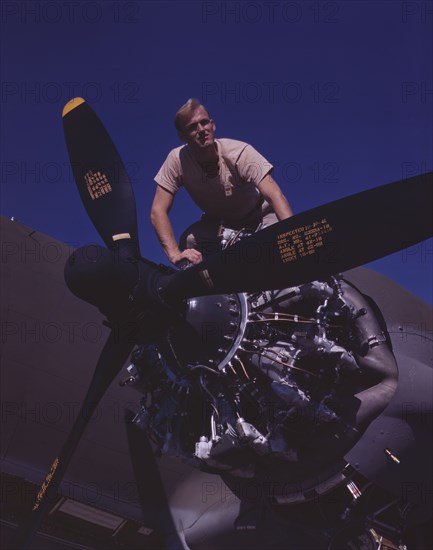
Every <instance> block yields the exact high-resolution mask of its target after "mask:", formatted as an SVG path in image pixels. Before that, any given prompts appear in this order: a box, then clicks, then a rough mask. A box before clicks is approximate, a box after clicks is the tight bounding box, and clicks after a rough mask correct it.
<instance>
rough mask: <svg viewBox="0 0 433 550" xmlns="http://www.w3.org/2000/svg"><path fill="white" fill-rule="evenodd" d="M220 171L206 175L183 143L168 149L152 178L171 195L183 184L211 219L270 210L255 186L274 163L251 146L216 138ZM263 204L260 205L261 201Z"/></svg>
mask: <svg viewBox="0 0 433 550" xmlns="http://www.w3.org/2000/svg"><path fill="white" fill-rule="evenodd" d="M215 141H216V143H217V149H218V156H219V173H218V174H215V175H212V176H210V175H208V174H206V172H205V171H204V170H203V168H202V167H201V166H200V165H199V164H198V162H197V160H196V159H195V158H194V157H193V155H192V154H191V152H190V150H189V147H188V146H187V145H184V146H182V147H177V148H176V149H173V150H172V151H170V153H169V154H168V156H167V159H166V160H165V162H164V164H163V165H162V166H161V168H160V170H159V172H158V173H157V175H156V176H155V181H156V182H157V184H158V185H160V186H161V187H163V188H164V189H165V190H166V191H168V192H170V193H172V194H173V195H174V194H175V193H176V192H177V191H178V190H179V188H180V187H181V186H184V187H185V189H186V190H187V191H188V193H189V195H190V196H191V198H192V199H193V201H194V202H195V203H196V204H197V206H198V207H199V208H201V209H202V210H203V212H205V213H206V214H208V215H209V216H211V217H212V218H215V219H218V220H226V221H235V222H238V221H241V220H244V219H249V218H251V217H257V215H263V214H266V213H268V212H272V207H271V206H270V205H269V203H267V202H266V201H263V203H262V196H261V194H260V191H259V189H258V185H259V183H260V182H261V181H262V179H263V178H264V177H265V176H266V174H268V173H269V172H270V171H271V170H272V168H273V166H272V164H271V163H270V162H268V161H267V160H266V159H265V158H264V157H263V156H262V155H261V154H260V153H258V152H257V151H256V150H255V149H254V148H253V147H251V145H248V144H247V143H244V142H242V141H237V140H234V139H225V138H222V139H218V140H215ZM261 203H262V204H261Z"/></svg>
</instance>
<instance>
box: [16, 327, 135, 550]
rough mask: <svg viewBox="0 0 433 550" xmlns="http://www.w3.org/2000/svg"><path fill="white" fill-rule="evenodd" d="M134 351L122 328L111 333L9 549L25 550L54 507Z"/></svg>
mask: <svg viewBox="0 0 433 550" xmlns="http://www.w3.org/2000/svg"><path fill="white" fill-rule="evenodd" d="M133 347H134V342H132V337H131V335H130V334H129V333H128V331H126V330H125V328H122V327H120V328H119V331H118V332H117V331H112V332H111V333H110V336H109V337H108V339H107V341H106V343H105V345H104V348H103V349H102V352H101V355H100V357H99V360H98V363H97V365H96V369H95V373H94V375H93V378H92V381H91V383H90V386H89V389H88V391H87V394H86V397H85V398H84V401H83V404H82V406H81V408H80V411H79V413H78V416H77V419H76V420H75V423H74V425H73V427H72V430H71V431H70V433H69V436H68V438H67V440H66V442H65V444H64V445H63V448H62V450H61V451H60V453H59V455H58V456H57V458H56V459H55V460H54V462H53V464H52V465H51V468H50V471H49V472H48V474H47V476H46V478H45V480H44V482H43V483H42V485H41V488H40V490H39V492H38V494H37V496H36V500H35V503H34V505H33V508H32V510H31V512H30V513H29V516H28V518H27V520H26V521H25V522H24V523H23V525H21V527H19V528H18V531H17V533H16V535H15V537H14V540H13V541H12V546H11V547H12V548H14V549H19V550H21V549H23V550H24V549H26V548H28V544H29V541H30V540H31V538H32V536H33V535H34V533H35V532H36V531H37V529H38V527H39V525H40V524H41V522H42V520H43V519H44V517H45V515H46V513H47V511H48V508H49V507H50V506H52V504H53V501H52V499H51V498H49V496H51V497H52V491H57V488H58V487H59V485H60V482H61V481H62V479H63V476H64V474H65V472H66V469H67V467H68V465H69V463H70V461H71V459H72V457H73V455H74V452H75V449H76V448H77V446H78V444H79V442H80V439H81V436H82V434H83V432H84V430H85V429H86V426H87V424H88V422H89V420H90V417H91V416H92V413H93V412H94V411H95V409H96V407H97V405H98V403H99V402H100V400H101V398H102V397H103V395H104V393H105V392H106V390H107V388H108V387H109V385H110V384H111V382H112V381H113V379H114V377H115V376H116V375H117V373H118V372H119V371H120V369H121V368H122V367H123V365H124V363H125V361H126V359H127V358H128V356H129V354H130V352H131V350H132V348H133Z"/></svg>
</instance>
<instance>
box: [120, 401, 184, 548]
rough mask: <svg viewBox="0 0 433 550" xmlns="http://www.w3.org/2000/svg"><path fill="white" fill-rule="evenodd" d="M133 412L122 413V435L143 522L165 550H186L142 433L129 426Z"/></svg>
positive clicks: (156, 466) (151, 453)
mask: <svg viewBox="0 0 433 550" xmlns="http://www.w3.org/2000/svg"><path fill="white" fill-rule="evenodd" d="M133 416H134V415H133V413H132V412H131V411H127V412H126V413H125V420H126V422H125V425H126V435H127V439H128V447H129V456H130V457H131V463H132V468H133V471H134V478H135V481H136V485H137V491H138V496H139V499H140V506H141V510H142V514H143V521H144V523H145V524H146V525H149V526H151V527H152V528H153V529H156V530H157V531H158V532H159V533H161V535H162V536H163V538H164V548H165V549H166V550H186V549H187V546H186V545H185V544H184V541H183V540H182V538H181V536H179V533H178V531H177V529H176V527H175V524H174V520H173V517H172V515H171V511H170V506H169V503H168V499H167V495H166V494H165V489H164V485H163V483H162V478H161V473H160V471H159V468H158V464H157V462H156V458H155V455H154V452H153V449H152V446H151V444H150V442H149V439H148V437H147V435H146V434H145V432H143V430H141V429H139V428H138V427H137V426H136V425H135V424H133V422H132V420H133Z"/></svg>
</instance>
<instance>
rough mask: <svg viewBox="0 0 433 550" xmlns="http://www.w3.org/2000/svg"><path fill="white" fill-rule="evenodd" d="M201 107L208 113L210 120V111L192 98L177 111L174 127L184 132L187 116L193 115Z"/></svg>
mask: <svg viewBox="0 0 433 550" xmlns="http://www.w3.org/2000/svg"><path fill="white" fill-rule="evenodd" d="M200 107H202V108H203V109H204V110H205V111H206V113H207V115H208V117H209V118H210V115H209V111H208V110H207V109H206V107H205V106H204V105H202V104H201V103H200V101H199V100H198V99H194V98H193V97H190V98H189V99H188V101H187V102H186V103H185V104H184V105H182V107H180V108H179V109H178V110H177V111H176V114H175V115H174V126H175V128H176V130H177V131H178V132H182V131H183V128H182V119H183V117H184V116H185V115H187V114H190V113H193V112H194V111H196V110H197V109H199V108H200Z"/></svg>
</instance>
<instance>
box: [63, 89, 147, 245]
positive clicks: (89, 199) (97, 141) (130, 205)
mask: <svg viewBox="0 0 433 550" xmlns="http://www.w3.org/2000/svg"><path fill="white" fill-rule="evenodd" d="M63 126H64V131H65V139H66V145H67V148H68V153H69V158H70V161H71V166H72V170H73V173H74V177H75V181H76V184H77V187H78V191H79V192H80V196H81V200H82V201H83V204H84V207H85V208H86V211H87V213H88V215H89V217H90V219H91V220H92V222H93V224H94V226H95V228H96V230H97V231H98V233H99V234H100V235H101V237H102V239H103V241H104V242H105V244H106V245H107V247H108V248H110V249H113V244H114V243H115V242H116V241H118V240H122V239H128V240H129V239H130V240H131V241H132V242H133V243H135V246H136V247H137V252H138V233H137V214H136V208H135V198H134V193H133V190H132V186H131V182H130V180H129V176H128V174H127V172H126V170H125V166H124V164H123V161H122V159H121V158H120V156H119V153H118V152H117V149H116V147H115V145H114V143H113V142H112V140H111V138H110V136H109V135H108V133H107V131H106V130H105V128H104V126H103V125H102V123H101V121H100V120H99V118H98V117H97V116H96V114H95V112H94V111H93V110H92V109H91V108H90V107H89V105H88V104H87V103H86V102H85V101H84V99H81V98H79V97H78V98H75V99H72V100H71V101H69V102H68V103H67V104H66V105H65V108H64V109H63ZM138 254H139V252H138Z"/></svg>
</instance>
